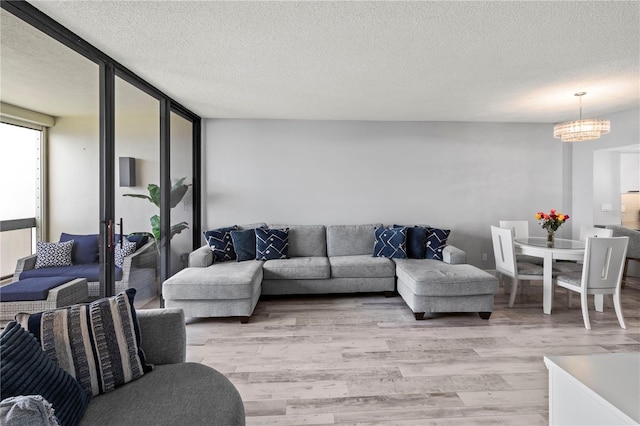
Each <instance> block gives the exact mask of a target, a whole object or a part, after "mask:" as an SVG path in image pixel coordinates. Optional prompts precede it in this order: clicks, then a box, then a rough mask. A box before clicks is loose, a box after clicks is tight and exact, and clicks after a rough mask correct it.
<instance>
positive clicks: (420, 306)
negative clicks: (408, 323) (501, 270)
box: [394, 259, 498, 320]
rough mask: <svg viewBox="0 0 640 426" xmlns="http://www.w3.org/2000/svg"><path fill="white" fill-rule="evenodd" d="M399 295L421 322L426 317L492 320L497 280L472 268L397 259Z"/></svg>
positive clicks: (420, 260)
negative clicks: (463, 315)
mask: <svg viewBox="0 0 640 426" xmlns="http://www.w3.org/2000/svg"><path fill="white" fill-rule="evenodd" d="M394 261H395V263H396V275H397V276H398V282H397V285H398V293H400V296H402V298H403V299H404V301H405V302H406V303H407V305H408V306H409V308H411V310H412V311H413V313H414V315H415V318H416V319H417V320H421V319H423V318H424V315H425V313H426V314H429V313H436V312H438V313H444V312H478V314H479V315H480V317H481V318H482V319H489V317H490V316H491V312H492V311H493V296H494V295H495V293H496V292H497V291H498V279H497V278H496V277H495V276H494V275H492V274H490V273H488V272H485V271H483V270H481V269H478V268H476V267H475V266H473V265H468V264H461V265H450V264H447V263H444V262H441V261H439V260H431V259H394Z"/></svg>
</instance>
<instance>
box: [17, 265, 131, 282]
mask: <svg viewBox="0 0 640 426" xmlns="http://www.w3.org/2000/svg"><path fill="white" fill-rule="evenodd" d="M38 277H70V278H86V279H87V281H89V282H92V281H94V282H95V281H100V265H99V264H98V263H93V264H90V263H84V264H80V265H70V266H50V267H48V268H40V269H25V270H24V271H22V272H21V273H20V279H21V280H23V279H26V278H38ZM120 280H122V268H118V267H117V266H116V281H120Z"/></svg>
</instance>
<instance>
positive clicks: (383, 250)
mask: <svg viewBox="0 0 640 426" xmlns="http://www.w3.org/2000/svg"><path fill="white" fill-rule="evenodd" d="M374 236H375V243H374V245H373V257H386V258H388V259H406V258H407V227H406V226H399V227H395V228H376V229H375V230H374Z"/></svg>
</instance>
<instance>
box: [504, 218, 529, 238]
mask: <svg viewBox="0 0 640 426" xmlns="http://www.w3.org/2000/svg"><path fill="white" fill-rule="evenodd" d="M500 228H511V229H513V231H514V237H515V238H527V237H528V236H529V221H526V220H501V221H500Z"/></svg>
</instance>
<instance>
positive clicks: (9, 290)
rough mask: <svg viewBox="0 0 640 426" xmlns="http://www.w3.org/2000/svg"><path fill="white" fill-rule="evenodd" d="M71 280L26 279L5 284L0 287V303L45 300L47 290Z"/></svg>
mask: <svg viewBox="0 0 640 426" xmlns="http://www.w3.org/2000/svg"><path fill="white" fill-rule="evenodd" d="M72 279H73V278H69V277H42V278H27V279H26V280H20V281H17V282H15V283H11V284H7V285H5V286H3V287H0V302H17V301H26V300H46V299H47V296H48V295H49V290H51V289H52V288H55V287H58V286H59V285H62V284H64V283H66V282H69V281H71V280H72Z"/></svg>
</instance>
